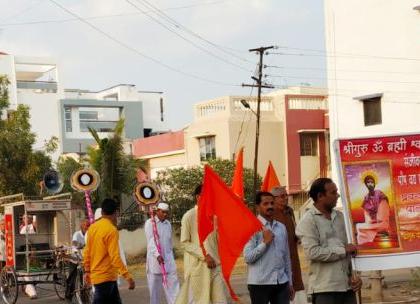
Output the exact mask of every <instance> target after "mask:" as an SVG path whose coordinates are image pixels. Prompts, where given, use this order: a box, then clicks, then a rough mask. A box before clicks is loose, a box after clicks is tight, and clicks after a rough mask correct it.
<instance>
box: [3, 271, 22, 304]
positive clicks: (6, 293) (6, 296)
mask: <svg viewBox="0 0 420 304" xmlns="http://www.w3.org/2000/svg"><path fill="white" fill-rule="evenodd" d="M0 292H1V297H2V299H3V301H4V303H6V304H15V303H16V301H17V298H18V292H19V288H18V282H17V277H16V272H15V269H14V268H13V267H9V266H5V267H4V268H3V269H2V270H1V273H0Z"/></svg>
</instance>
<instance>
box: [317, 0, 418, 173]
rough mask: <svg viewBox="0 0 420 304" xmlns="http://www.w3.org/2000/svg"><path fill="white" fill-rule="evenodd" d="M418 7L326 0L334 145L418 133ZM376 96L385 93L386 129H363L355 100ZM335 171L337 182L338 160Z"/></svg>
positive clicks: (409, 1) (413, 0)
mask: <svg viewBox="0 0 420 304" xmlns="http://www.w3.org/2000/svg"><path fill="white" fill-rule="evenodd" d="M419 4H420V2H419V1H418V0H404V1H401V0H388V1H382V0H369V1H366V0H352V1H348V0H325V31H326V32H325V35H326V46H327V52H328V56H327V63H328V67H327V68H328V87H329V96H330V97H329V101H330V105H329V108H330V128H331V142H333V141H334V140H335V139H336V138H345V137H358V136H370V135H380V134H393V133H401V132H414V131H417V132H418V131H419V130H420V120H419V116H420V55H419V54H420V39H419V37H420V13H419V12H418V11H415V10H413V7H414V6H417V5H419ZM361 55H362V56H361ZM385 57H386V58H385ZM374 93H383V98H382V124H381V125H375V126H368V127H365V126H364V118H363V104H362V102H360V101H357V100H354V99H353V98H354V97H358V96H363V95H368V94H374ZM332 169H333V177H337V173H336V165H335V157H333V159H332Z"/></svg>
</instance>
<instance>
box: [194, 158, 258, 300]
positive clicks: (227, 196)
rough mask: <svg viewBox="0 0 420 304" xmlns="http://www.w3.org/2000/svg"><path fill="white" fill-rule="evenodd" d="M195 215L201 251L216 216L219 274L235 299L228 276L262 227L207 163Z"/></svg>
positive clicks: (212, 227) (236, 298)
mask: <svg viewBox="0 0 420 304" xmlns="http://www.w3.org/2000/svg"><path fill="white" fill-rule="evenodd" d="M197 217H198V237H199V240H200V245H201V248H202V249H203V253H204V254H205V250H204V246H203V242H204V241H205V240H206V238H207V236H208V235H209V234H210V233H211V232H212V231H213V229H214V226H215V225H214V219H215V217H216V218H217V231H218V250H219V256H220V264H221V267H222V274H223V277H224V279H225V281H226V284H227V287H228V289H229V292H230V295H231V296H232V299H234V300H236V301H237V300H238V297H237V296H236V294H235V292H234V291H233V289H232V287H231V285H230V280H229V278H230V275H231V273H232V270H233V267H234V266H235V263H236V260H237V259H238V257H239V256H240V255H241V253H242V251H243V248H244V246H245V244H246V243H247V242H248V241H249V239H250V238H251V237H252V236H253V235H254V234H255V233H256V232H258V231H259V230H261V229H262V224H261V222H260V221H259V220H258V219H257V218H256V217H255V215H254V214H253V213H252V212H251V211H250V210H249V209H248V208H247V207H246V205H245V204H244V203H243V201H242V200H241V199H240V198H239V197H237V196H236V195H235V194H234V193H233V192H232V190H231V189H229V187H228V186H227V185H226V184H225V183H224V182H223V181H222V179H221V178H220V177H219V176H218V175H217V174H216V173H215V172H214V171H213V170H212V169H211V168H210V167H209V166H208V165H206V166H205V167H204V181H203V187H202V190H201V195H200V200H199V203H198V215H197Z"/></svg>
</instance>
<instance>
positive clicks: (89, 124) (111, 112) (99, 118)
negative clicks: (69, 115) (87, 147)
mask: <svg viewBox="0 0 420 304" xmlns="http://www.w3.org/2000/svg"><path fill="white" fill-rule="evenodd" d="M119 118H120V109H119V108H117V107H115V108H97V107H91V108H88V107H81V108H79V126H80V132H89V128H92V129H94V130H96V131H98V132H112V131H113V130H114V128H115V125H116V123H117V121H118V120H119Z"/></svg>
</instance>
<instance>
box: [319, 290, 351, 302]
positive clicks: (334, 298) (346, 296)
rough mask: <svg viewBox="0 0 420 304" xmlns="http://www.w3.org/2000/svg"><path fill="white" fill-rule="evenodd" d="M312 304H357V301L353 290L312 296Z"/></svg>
mask: <svg viewBox="0 0 420 304" xmlns="http://www.w3.org/2000/svg"><path fill="white" fill-rule="evenodd" d="M312 304H357V299H356V294H355V293H354V291H353V290H348V291H345V292H321V293H314V294H313V295H312Z"/></svg>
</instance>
